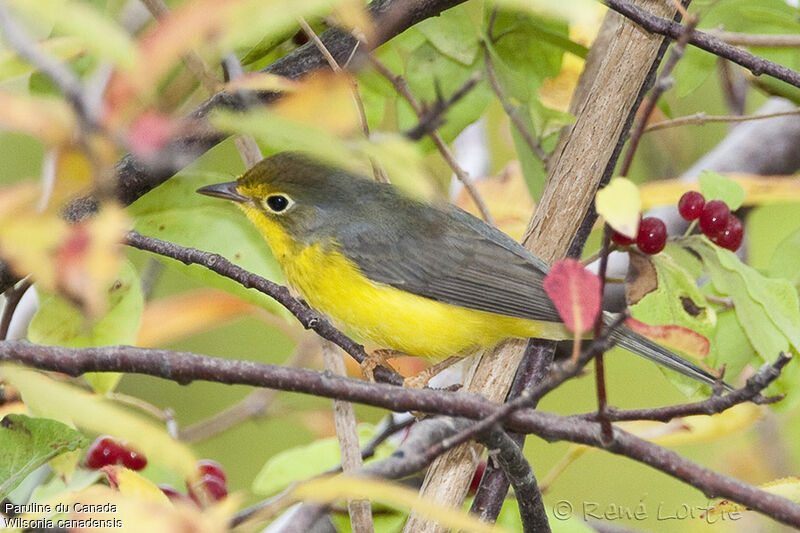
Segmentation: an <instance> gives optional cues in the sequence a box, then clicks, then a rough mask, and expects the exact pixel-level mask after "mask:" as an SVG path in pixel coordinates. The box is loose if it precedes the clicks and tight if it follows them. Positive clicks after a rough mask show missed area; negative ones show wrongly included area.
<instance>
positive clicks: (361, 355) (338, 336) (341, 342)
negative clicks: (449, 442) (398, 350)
mask: <svg viewBox="0 0 800 533" xmlns="http://www.w3.org/2000/svg"><path fill="white" fill-rule="evenodd" d="M125 244H127V245H128V246H132V247H134V248H138V249H139V250H144V251H147V252H152V253H155V254H158V255H163V256H164V257H169V258H172V259H176V260H178V261H181V262H182V263H184V264H187V265H191V264H194V265H200V266H204V267H205V268H207V269H209V270H212V271H214V272H216V273H217V274H219V275H221V276H225V277H226V278H229V279H232V280H233V281H235V282H237V283H240V284H241V285H242V286H244V287H245V288H248V289H255V290H257V291H258V292H261V293H264V294H266V295H267V296H269V297H271V298H273V299H274V300H275V301H276V302H278V303H279V304H281V305H282V306H284V307H285V308H286V309H288V310H289V312H290V313H292V314H293V315H294V316H295V318H297V320H298V321H299V322H300V324H302V325H303V327H304V328H306V329H313V330H314V331H315V332H316V333H317V334H318V335H319V336H320V337H322V338H324V339H327V340H329V341H331V342H332V343H334V344H336V345H337V346H339V347H341V348H342V349H343V350H344V351H346V352H347V353H349V354H350V355H352V356H353V358H354V359H355V360H356V361H358V362H359V363H361V362H362V361H363V360H364V359H366V357H367V354H366V352H364V347H363V346H361V345H360V344H358V343H357V342H355V341H354V340H352V339H351V338H349V337H348V336H347V335H345V334H344V333H342V332H341V331H339V330H338V329H336V328H335V327H334V326H333V325H332V324H331V323H330V322H329V321H328V320H327V319H326V318H325V317H323V316H322V315H320V314H319V313H317V312H316V311H314V310H313V309H311V308H310V307H308V306H307V305H305V304H304V303H302V302H300V301H299V300H298V299H296V298H294V297H293V296H292V295H291V294H290V293H289V289H287V288H286V287H284V286H282V285H278V284H277V283H275V282H272V281H270V280H268V279H266V278H262V277H261V276H259V275H257V274H253V273H252V272H248V271H247V270H245V269H243V268H241V267H239V266H237V265H234V264H233V263H231V262H230V261H228V260H227V259H225V258H224V257H222V256H221V255H219V254H214V253H210V252H204V251H202V250H197V249H196V248H186V247H184V246H179V245H177V244H174V243H171V242H167V241H162V240H159V239H155V238H153V237H147V236H145V235H142V234H141V233H138V232H136V231H131V232H129V233H128V235H127V237H126V238H125ZM375 377H376V378H377V379H379V380H381V381H385V382H387V383H392V384H395V385H402V384H403V378H402V377H401V376H399V375H398V374H396V373H395V372H392V371H391V370H389V369H388V368H385V367H383V366H379V367H378V368H376V369H375Z"/></svg>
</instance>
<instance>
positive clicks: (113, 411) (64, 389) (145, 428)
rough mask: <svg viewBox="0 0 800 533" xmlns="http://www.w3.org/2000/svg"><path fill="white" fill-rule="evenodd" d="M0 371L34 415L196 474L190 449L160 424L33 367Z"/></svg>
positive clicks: (185, 474)
mask: <svg viewBox="0 0 800 533" xmlns="http://www.w3.org/2000/svg"><path fill="white" fill-rule="evenodd" d="M0 374H2V376H3V378H5V380H6V381H7V382H8V383H11V384H12V385H14V386H15V387H16V388H18V389H19V391H20V394H21V395H22V399H23V401H24V402H25V405H26V406H27V407H28V409H29V410H30V411H31V412H32V413H33V414H35V415H36V416H42V417H46V418H52V419H53V420H58V421H59V422H62V423H64V424H68V425H71V426H74V427H77V428H79V429H82V430H85V431H88V432H90V433H97V434H108V435H113V436H114V437H117V438H120V439H122V440H125V441H128V442H130V443H131V444H132V445H133V447H135V448H136V449H137V450H140V451H141V452H142V453H144V454H145V456H146V457H147V460H148V461H149V462H152V463H157V464H159V465H163V466H164V467H167V468H172V469H174V470H175V471H177V472H178V473H179V474H180V475H182V476H183V477H185V478H187V479H188V478H191V477H192V476H195V475H196V471H195V457H194V455H193V454H192V452H191V450H190V449H189V448H188V447H187V446H186V445H185V444H183V443H181V442H178V441H176V440H174V439H173V438H172V437H170V436H169V435H168V434H167V432H166V430H165V428H164V425H163V424H162V423H160V422H154V421H152V420H150V419H148V418H145V417H144V416H142V415H140V414H138V413H135V412H133V411H131V410H130V409H128V408H127V407H124V406H122V405H120V404H118V403H116V402H114V401H112V400H109V399H106V398H104V397H102V396H100V395H97V394H92V393H89V392H86V391H85V390H83V389H80V388H78V387H75V386H73V385H70V384H68V383H64V382H61V381H56V380H53V379H50V378H48V377H47V376H45V375H44V374H41V373H39V372H36V371H33V370H28V369H25V368H21V367H18V366H14V365H2V366H0Z"/></svg>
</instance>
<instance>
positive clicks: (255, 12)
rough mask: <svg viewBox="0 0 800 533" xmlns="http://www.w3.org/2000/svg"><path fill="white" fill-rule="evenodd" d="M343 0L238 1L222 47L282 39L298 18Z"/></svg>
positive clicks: (226, 28) (224, 35)
mask: <svg viewBox="0 0 800 533" xmlns="http://www.w3.org/2000/svg"><path fill="white" fill-rule="evenodd" d="M341 1H342V0H293V1H292V2H283V1H276V0H272V1H267V2H265V1H264V0H248V1H244V2H239V4H240V5H238V6H236V7H235V8H234V10H233V12H232V16H230V17H229V20H227V21H226V24H225V31H224V33H223V34H222V35H220V37H219V40H220V42H219V47H220V49H221V50H226V49H236V48H240V47H243V46H251V45H252V43H254V42H259V41H262V42H264V41H267V40H268V39H271V38H273V37H275V38H281V37H282V36H283V35H285V34H286V32H288V31H291V30H293V29H296V27H297V19H298V17H310V16H315V17H316V16H320V15H322V14H324V13H326V12H330V9H331V8H333V7H334V6H336V5H337V4H338V3H341Z"/></svg>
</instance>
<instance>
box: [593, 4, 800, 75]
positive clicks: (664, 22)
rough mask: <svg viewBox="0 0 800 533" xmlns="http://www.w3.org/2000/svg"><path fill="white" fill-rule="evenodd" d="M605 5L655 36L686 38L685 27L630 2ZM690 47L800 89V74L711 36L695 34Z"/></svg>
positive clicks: (690, 41) (708, 34)
mask: <svg viewBox="0 0 800 533" xmlns="http://www.w3.org/2000/svg"><path fill="white" fill-rule="evenodd" d="M603 1H604V3H605V4H606V5H607V6H608V7H610V8H611V9H613V10H614V11H616V12H618V13H620V14H621V15H623V16H625V17H627V18H629V19H630V20H632V21H634V22H636V23H637V24H639V25H640V26H641V27H642V28H644V29H645V30H647V31H649V32H651V33H657V34H659V35H666V36H667V37H672V38H673V39H678V38H680V36H681V35H682V34H683V31H684V27H683V26H682V25H681V24H679V23H677V22H675V21H672V20H669V19H665V18H662V17H658V16H656V15H653V14H652V13H648V12H647V11H645V10H644V9H641V8H640V7H638V6H635V5H633V4H631V3H630V2H627V1H626V0H603ZM689 43H690V44H692V45H694V46H696V47H698V48H700V49H702V50H705V51H707V52H711V53H712V54H714V55H716V56H719V57H722V58H724V59H727V60H729V61H732V62H734V63H736V64H737V65H741V66H743V67H745V68H746V69H748V70H749V71H750V72H752V73H753V74H754V75H755V76H760V75H761V74H767V75H768V76H772V77H773V78H776V79H779V80H782V81H785V82H786V83H788V84H790V85H793V86H795V87H798V88H800V72H797V71H796V70H792V69H790V68H788V67H786V66H784V65H781V64H779V63H775V62H773V61H769V60H767V59H764V58H763V57H759V56H757V55H755V54H751V53H750V52H748V51H746V50H742V49H741V48H737V47H735V46H732V45H730V44H728V43H726V42H724V41H722V40H721V39H719V38H717V37H715V36H714V35H712V34H710V33H707V32H702V31H698V30H695V31H694V32H692V36H691V37H690V38H689Z"/></svg>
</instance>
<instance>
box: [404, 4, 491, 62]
mask: <svg viewBox="0 0 800 533" xmlns="http://www.w3.org/2000/svg"><path fill="white" fill-rule="evenodd" d="M475 6H480V3H475V4H473V3H472V2H468V3H466V4H461V5H460V6H456V7H453V8H450V9H448V10H447V11H445V12H444V13H442V14H441V15H439V16H438V17H433V18H429V19H427V20H423V21H422V22H420V23H419V24H417V25H416V26H415V27H416V29H417V30H418V31H420V32H421V33H422V34H423V35H424V36H425V38H426V39H428V41H429V42H430V43H431V44H432V45H433V46H434V47H435V48H436V49H437V50H438V51H439V52H441V53H442V54H444V55H446V56H447V57H449V58H450V59H454V60H456V61H458V62H459V63H461V64H463V65H466V66H469V65H472V64H473V63H474V62H475V58H476V57H477V55H478V50H479V42H478V28H479V24H480V18H481V17H480V15H481V12H480V11H478V16H477V17H476V16H475Z"/></svg>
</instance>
